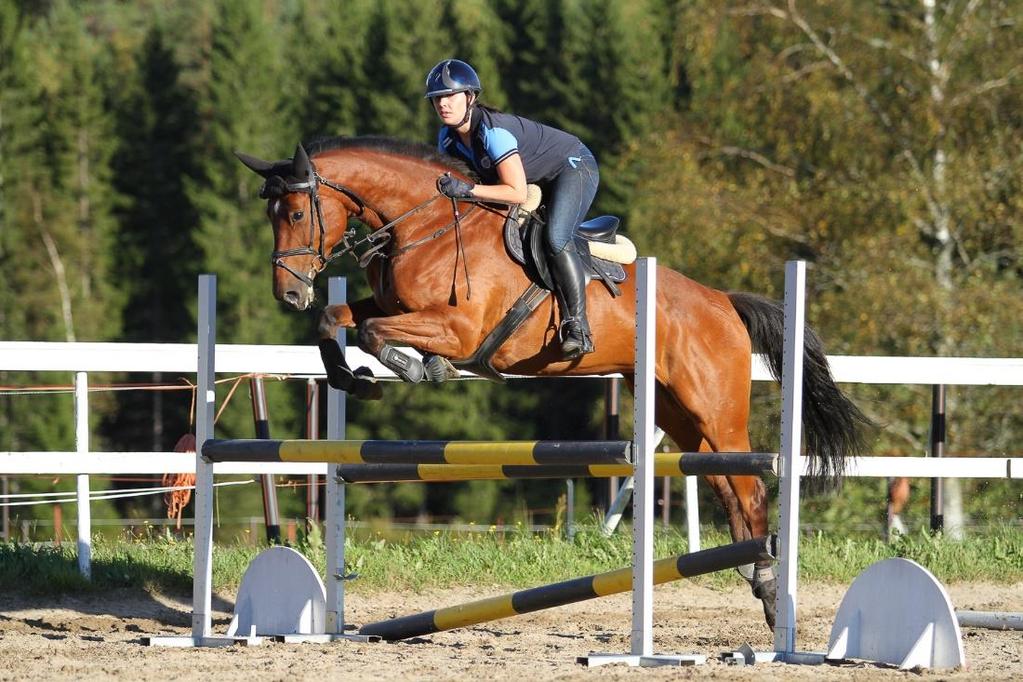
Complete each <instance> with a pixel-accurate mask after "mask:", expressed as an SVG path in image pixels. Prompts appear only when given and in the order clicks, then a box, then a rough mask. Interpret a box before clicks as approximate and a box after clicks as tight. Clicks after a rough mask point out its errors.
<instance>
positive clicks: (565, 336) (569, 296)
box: [550, 244, 593, 360]
mask: <svg viewBox="0 0 1023 682" xmlns="http://www.w3.org/2000/svg"><path fill="white" fill-rule="evenodd" d="M550 262H551V266H552V269H553V272H554V279H555V280H556V283H557V285H558V293H559V294H560V296H559V297H558V298H559V299H560V303H561V329H560V336H561V352H562V353H564V354H565V357H566V358H568V359H570V360H574V359H575V358H578V357H580V356H582V355H585V354H586V353H592V352H593V339H592V338H591V337H590V325H589V323H588V322H587V320H586V275H585V274H584V273H583V263H582V260H581V259H580V258H579V253H578V252H577V251H576V250H575V245H574V244H569V245H568V246H567V247H565V248H564V249H563V250H562V251H561V252H560V253H556V254H553V255H552V256H551V261H550Z"/></svg>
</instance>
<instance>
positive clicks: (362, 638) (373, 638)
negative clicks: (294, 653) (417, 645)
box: [270, 634, 381, 644]
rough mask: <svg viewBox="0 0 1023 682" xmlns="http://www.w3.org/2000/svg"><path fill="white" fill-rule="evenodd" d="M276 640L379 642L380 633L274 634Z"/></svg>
mask: <svg viewBox="0 0 1023 682" xmlns="http://www.w3.org/2000/svg"><path fill="white" fill-rule="evenodd" d="M270 639H272V640H273V641H275V642H281V643H284V644H329V643H330V642H379V641H381V638H380V637H379V636H378V635H341V634H336V635H328V634H322V635H274V636H273V637H271V638H270Z"/></svg>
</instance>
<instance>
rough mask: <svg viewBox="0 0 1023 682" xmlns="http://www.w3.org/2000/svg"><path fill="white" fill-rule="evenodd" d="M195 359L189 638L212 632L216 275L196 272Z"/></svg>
mask: <svg viewBox="0 0 1023 682" xmlns="http://www.w3.org/2000/svg"><path fill="white" fill-rule="evenodd" d="M196 338H197V340H198V344H199V359H198V366H197V376H196V385H197V387H196V393H197V395H196V401H195V402H196V416H195V441H196V448H195V570H194V575H193V581H192V638H193V639H202V638H204V637H209V636H210V635H211V633H212V616H211V610H212V609H211V604H212V591H213V464H212V463H210V462H207V461H206V460H205V459H203V456H202V445H203V443H205V442H206V441H207V440H209V439H210V438H212V437H213V416H214V414H215V413H216V407H217V396H216V392H215V384H214V374H215V370H214V367H215V366H216V364H215V363H216V357H215V354H216V348H217V346H216V344H217V276H216V275H199V326H198V330H197V337H196Z"/></svg>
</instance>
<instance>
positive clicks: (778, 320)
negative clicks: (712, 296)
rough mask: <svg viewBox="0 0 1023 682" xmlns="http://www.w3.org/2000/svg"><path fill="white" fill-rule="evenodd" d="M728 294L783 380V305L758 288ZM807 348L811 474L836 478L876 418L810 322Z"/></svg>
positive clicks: (774, 373)
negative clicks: (845, 386) (852, 391)
mask: <svg viewBox="0 0 1023 682" xmlns="http://www.w3.org/2000/svg"><path fill="white" fill-rule="evenodd" d="M728 298H729V300H731V302H732V306H733V307H734V308H735V311H736V312H737V313H738V314H739V318H740V319H741V320H742V323H743V324H744V325H746V329H747V330H748V331H749V335H750V339H751V340H752V342H753V350H754V352H757V353H763V354H764V355H766V356H767V364H768V367H769V368H770V370H771V376H773V377H774V378H775V380H776V381H779V382H780V381H781V373H782V349H783V347H784V342H785V334H784V327H785V311H784V308H783V307H782V305H781V304H780V303H778V302H777V301H772V300H770V299H767V298H764V297H763V296H757V295H755V294H749V293H730V294H728ZM803 352H804V355H803V426H804V429H805V434H806V454H807V456H808V457H809V458H810V462H811V466H810V474H811V475H812V476H813V477H815V478H817V479H818V480H824V481H827V482H831V483H835V482H837V480H838V479H839V478H841V475H842V471H843V468H844V467H843V464H844V462H845V458H846V457H856V456H858V455H860V454H862V453H863V451H864V448H865V447H866V438H865V435H864V431H865V429H867V428H869V427H872V426H873V423H872V422H871V421H870V419H868V418H867V417H866V415H864V414H863V413H862V412H861V411H860V409H859V408H858V407H856V405H855V404H854V403H853V402H852V401H851V400H849V398H847V397H846V396H845V394H844V393H842V392H841V391H840V390H839V388H838V386H837V385H835V380H834V379H833V378H832V376H831V369H830V368H829V367H828V358H827V356H826V355H825V354H824V346H823V344H822V343H821V340H820V337H819V336H817V333H816V332H814V331H813V329H811V328H810V327H809V325H807V326H806V327H805V328H804V331H803Z"/></svg>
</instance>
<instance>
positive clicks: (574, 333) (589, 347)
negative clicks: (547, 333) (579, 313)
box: [558, 317, 594, 360]
mask: <svg viewBox="0 0 1023 682" xmlns="http://www.w3.org/2000/svg"><path fill="white" fill-rule="evenodd" d="M558 338H559V339H561V352H562V354H564V356H565V357H566V358H568V359H569V360H575V359H576V358H579V357H582V356H583V355H586V354H587V353H592V352H593V350H594V348H593V338H592V337H591V336H590V330H589V328H588V326H587V325H586V323H585V322H580V320H579V319H578V318H575V317H566V318H565V319H564V320H562V321H561V325H560V326H559V327H558Z"/></svg>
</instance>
